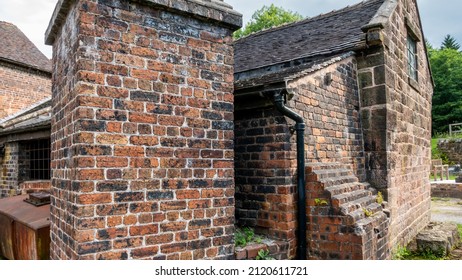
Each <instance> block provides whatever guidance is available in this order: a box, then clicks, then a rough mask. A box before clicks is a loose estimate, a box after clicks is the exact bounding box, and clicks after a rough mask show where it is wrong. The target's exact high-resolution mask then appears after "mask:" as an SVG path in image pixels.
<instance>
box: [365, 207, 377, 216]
mask: <svg viewBox="0 0 462 280" xmlns="http://www.w3.org/2000/svg"><path fill="white" fill-rule="evenodd" d="M363 212H364V215H366V217H370V216H372V215H373V214H374V213H373V212H372V211H370V210H369V209H367V208H363Z"/></svg>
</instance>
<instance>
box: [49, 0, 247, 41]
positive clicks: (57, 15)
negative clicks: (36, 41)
mask: <svg viewBox="0 0 462 280" xmlns="http://www.w3.org/2000/svg"><path fill="white" fill-rule="evenodd" d="M75 1H76V0H59V1H58V3H57V4H56V7H55V10H54V12H53V15H52V17H51V20H50V23H49V25H48V28H47V30H46V32H45V44H47V45H52V44H53V43H54V41H55V39H56V35H57V33H58V30H59V29H60V27H61V25H62V24H63V23H64V21H65V20H66V17H67V14H68V13H69V11H70V9H71V6H72V4H74V2H75ZM126 1H130V2H136V3H142V4H146V5H154V6H159V7H163V8H164V9H168V10H173V11H175V10H176V11H177V12H179V13H186V14H190V15H192V16H197V17H201V18H204V19H208V20H212V21H217V22H220V23H221V24H223V25H225V26H227V27H228V28H230V29H231V30H237V29H239V28H240V27H241V26H242V15H241V14H240V13H239V12H237V11H235V10H233V8H232V6H230V5H228V4H226V3H225V2H224V0H126ZM107 2H111V1H107Z"/></svg>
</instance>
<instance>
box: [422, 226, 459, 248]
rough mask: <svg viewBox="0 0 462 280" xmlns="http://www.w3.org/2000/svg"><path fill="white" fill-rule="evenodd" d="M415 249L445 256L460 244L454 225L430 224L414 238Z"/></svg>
mask: <svg viewBox="0 0 462 280" xmlns="http://www.w3.org/2000/svg"><path fill="white" fill-rule="evenodd" d="M416 243H417V249H418V250H419V251H421V252H426V251H431V252H433V253H434V254H435V255H439V256H447V255H449V253H450V252H451V251H452V250H453V249H454V248H455V247H456V246H457V245H458V244H459V243H460V236H459V232H458V230H457V224H456V223H442V222H431V223H430V224H428V226H427V227H426V228H425V229H424V230H422V231H421V232H420V233H419V234H417V236H416Z"/></svg>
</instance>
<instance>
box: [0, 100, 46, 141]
mask: <svg viewBox="0 0 462 280" xmlns="http://www.w3.org/2000/svg"><path fill="white" fill-rule="evenodd" d="M50 125H51V97H48V98H45V99H43V100H41V101H39V102H37V103H35V104H33V105H32V106H30V107H28V108H25V109H24V110H21V111H19V112H17V113H16V114H14V115H11V116H8V117H6V118H4V119H0V136H2V135H5V134H11V133H14V132H21V131H33V130H37V129H45V128H49V127H50Z"/></svg>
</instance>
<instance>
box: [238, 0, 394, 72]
mask: <svg viewBox="0 0 462 280" xmlns="http://www.w3.org/2000/svg"><path fill="white" fill-rule="evenodd" d="M384 1H385V0H369V1H364V2H361V3H358V4H356V5H353V6H349V7H346V8H344V9H341V10H338V11H332V12H330V13H327V14H323V15H320V16H317V17H314V18H308V19H305V20H303V21H299V22H295V23H292V24H287V25H284V26H281V27H276V28H272V29H268V30H265V31H262V32H259V33H255V34H252V35H249V36H247V37H245V38H242V39H240V40H237V41H236V42H235V43H234V49H235V70H234V72H235V73H240V72H245V71H249V70H253V69H258V68H263V67H269V66H271V65H276V64H283V63H286V64H287V63H288V62H290V61H294V60H297V59H304V58H308V57H314V56H324V57H332V56H333V55H334V54H339V53H342V52H347V51H351V50H355V49H359V48H361V47H364V44H365V33H364V32H363V31H362V30H361V27H362V26H364V25H366V24H368V23H369V22H370V21H371V19H372V18H373V17H374V15H375V14H376V13H377V11H378V10H379V8H380V7H381V5H382V4H383V3H384ZM301 63H304V62H303V61H302V62H301ZM308 63H310V62H309V61H308ZM237 80H239V77H237Z"/></svg>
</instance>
